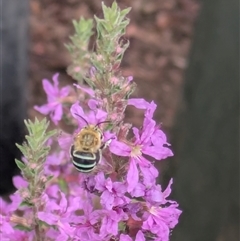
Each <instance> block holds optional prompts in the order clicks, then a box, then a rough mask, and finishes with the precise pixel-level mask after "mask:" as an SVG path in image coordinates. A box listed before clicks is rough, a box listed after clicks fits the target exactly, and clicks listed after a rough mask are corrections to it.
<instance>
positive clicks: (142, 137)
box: [110, 117, 172, 192]
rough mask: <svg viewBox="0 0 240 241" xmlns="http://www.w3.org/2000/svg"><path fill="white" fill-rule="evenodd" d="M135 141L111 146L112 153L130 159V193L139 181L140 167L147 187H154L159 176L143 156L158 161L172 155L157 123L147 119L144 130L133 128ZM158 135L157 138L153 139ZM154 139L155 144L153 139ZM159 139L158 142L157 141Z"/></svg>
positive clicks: (117, 142) (128, 178)
mask: <svg viewBox="0 0 240 241" xmlns="http://www.w3.org/2000/svg"><path fill="white" fill-rule="evenodd" d="M133 133H134V136H135V141H134V142H133V143H130V144H129V143H128V144H126V143H123V142H119V141H117V140H113V141H112V143H111V144H110V151H111V152H112V153H114V154H116V155H119V156H127V157H129V161H130V163H129V169H128V173H127V182H128V192H131V191H132V190H133V189H134V188H135V187H136V185H137V183H138V181H139V173H138V167H139V168H140V169H141V172H142V173H143V178H144V184H145V185H152V183H153V182H155V178H156V177H157V176H158V171H157V169H156V168H155V167H154V166H153V165H152V164H151V163H150V162H149V161H148V160H147V159H146V158H145V157H144V156H143V154H146V155H148V156H152V157H154V158H155V159H156V160H161V159H164V158H166V157H168V156H171V155H172V152H171V150H170V149H168V148H167V147H165V146H164V144H166V143H165V142H163V141H162V140H164V139H163V138H162V139H161V138H159V136H158V134H159V132H157V131H156V126H155V121H154V120H152V119H150V118H148V117H145V119H144V123H143V128H142V130H138V129H137V128H135V127H134V128H133ZM154 135H157V136H156V137H153V136H154ZM153 138H155V139H154V142H153V141H152V139H153ZM156 139H158V142H157V141H155V140H156Z"/></svg>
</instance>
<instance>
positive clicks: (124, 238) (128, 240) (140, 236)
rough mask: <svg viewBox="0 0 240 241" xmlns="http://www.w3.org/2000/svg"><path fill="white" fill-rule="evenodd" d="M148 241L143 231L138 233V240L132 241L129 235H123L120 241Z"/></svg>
mask: <svg viewBox="0 0 240 241" xmlns="http://www.w3.org/2000/svg"><path fill="white" fill-rule="evenodd" d="M134 240H135V241H146V239H145V237H144V234H143V232H142V231H141V230H139V231H138V232H137V235H136V238H135V239H132V238H131V237H130V236H129V235H126V234H121V235H120V239H119V241H134Z"/></svg>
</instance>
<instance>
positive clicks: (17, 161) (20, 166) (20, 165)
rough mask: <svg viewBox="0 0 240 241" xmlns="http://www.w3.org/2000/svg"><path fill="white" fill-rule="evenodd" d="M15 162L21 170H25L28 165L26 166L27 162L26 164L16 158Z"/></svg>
mask: <svg viewBox="0 0 240 241" xmlns="http://www.w3.org/2000/svg"><path fill="white" fill-rule="evenodd" d="M15 162H16V164H17V166H18V168H19V169H20V170H21V171H23V170H24V169H25V167H26V166H25V164H24V163H23V162H22V161H19V160H18V159H15Z"/></svg>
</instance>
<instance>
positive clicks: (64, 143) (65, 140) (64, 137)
mask: <svg viewBox="0 0 240 241" xmlns="http://www.w3.org/2000/svg"><path fill="white" fill-rule="evenodd" d="M58 144H59V146H60V147H61V149H63V150H64V151H67V152H68V151H69V149H70V147H71V145H72V144H73V136H72V135H69V134H67V133H62V134H61V135H60V137H59V138H58Z"/></svg>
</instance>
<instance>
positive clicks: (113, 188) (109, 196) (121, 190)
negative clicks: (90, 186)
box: [95, 172, 129, 210]
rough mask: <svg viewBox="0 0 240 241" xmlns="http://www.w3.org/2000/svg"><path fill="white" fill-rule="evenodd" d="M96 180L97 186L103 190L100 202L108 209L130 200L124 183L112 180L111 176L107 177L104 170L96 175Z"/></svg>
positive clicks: (99, 189)
mask: <svg viewBox="0 0 240 241" xmlns="http://www.w3.org/2000/svg"><path fill="white" fill-rule="evenodd" d="M95 181H96V185H95V188H96V189H97V190H98V191H101V192H102V195H101V201H100V202H101V204H102V206H103V207H104V208H106V209H107V210H111V209H112V208H113V207H114V206H119V205H123V204H126V203H128V202H129V199H128V198H127V197H125V196H124V194H125V193H126V191H127V188H126V185H124V183H121V182H112V180H111V179H110V178H107V179H105V177H104V174H103V172H99V173H98V174H97V176H95Z"/></svg>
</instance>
